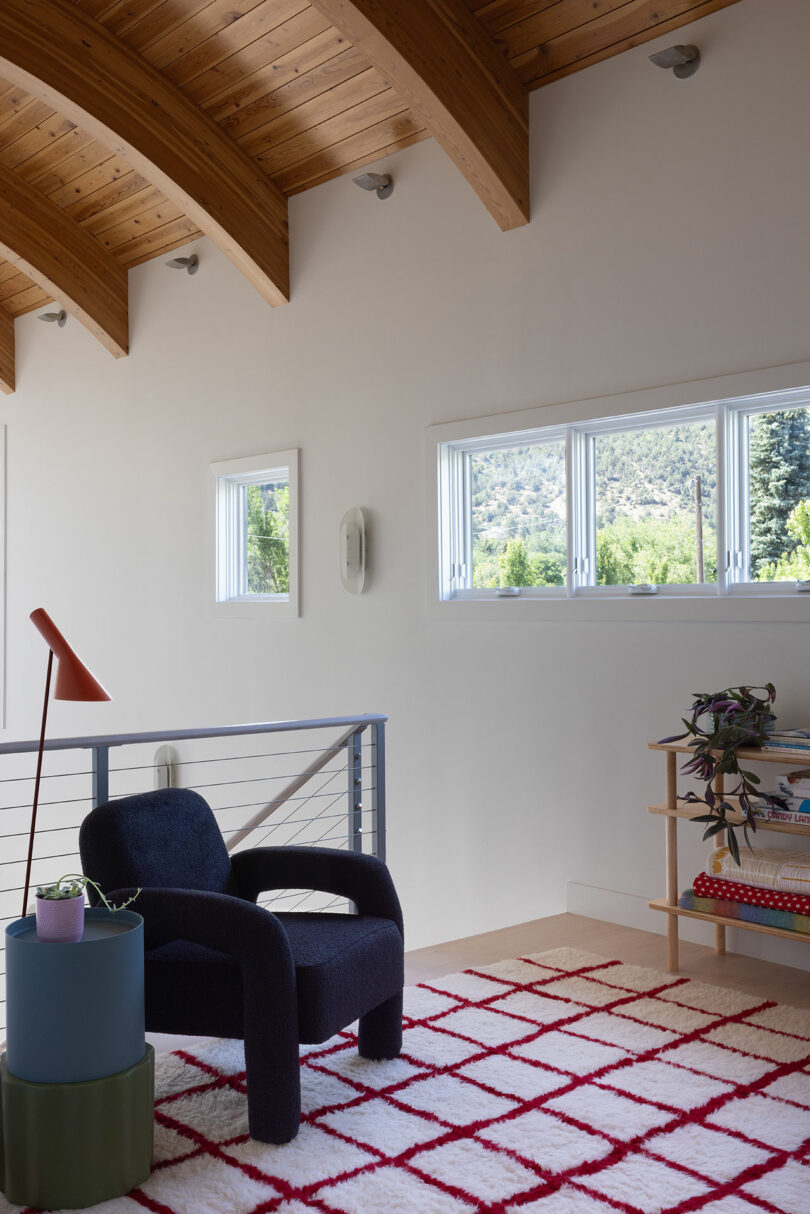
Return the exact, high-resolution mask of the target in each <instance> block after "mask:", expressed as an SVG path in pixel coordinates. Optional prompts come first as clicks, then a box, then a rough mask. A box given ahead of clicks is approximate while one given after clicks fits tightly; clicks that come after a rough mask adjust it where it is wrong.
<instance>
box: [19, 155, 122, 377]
mask: <svg viewBox="0 0 810 1214" xmlns="http://www.w3.org/2000/svg"><path fill="white" fill-rule="evenodd" d="M0 255H2V256H3V257H5V258H6V259H7V260H8V261H10V262H12V263H13V264H14V265H15V266H18V267H19V269H20V270H22V271H23V273H24V274H27V275H28V277H29V278H30V279H32V281H33V282H35V283H36V284H37V286H40V287H42V289H43V290H44V291H47V293H48V294H49V295H53V296H54V297H55V298H56V299H58V300H59V301H60V303H62V304H64V306H65V308H66V309H67V310H68V311H69V312H70V313H71V315H73V316H75V317H76V319H77V320H80V321H81V322H82V324H83V325H85V326H86V328H88V329H89V330H90V332H91V333H92V334H93V336H94V337H97V338H98V340H99V341H100V342H101V344H102V345H103V346H106V348H107V349H108V350H109V351H110V353H111V354H113V355H115V357H116V358H121V357H123V356H124V355H125V354H128V353H129V312H128V285H127V271H126V268H125V267H124V266H122V265H121V263H120V262H118V261H116V260H115V258H114V257H113V256H112V254H111V253H108V252H107V250H106V249H105V248H104V246H103V245H101V244H99V243H98V241H96V240H94V239H93V237H92V236H91V235H90V234H89V233H88V232H86V231H85V230H84V228H82V227H80V226H79V224H77V223H76V222H75V220H73V219H71V218H70V217H69V216H68V215H66V214H65V212H64V211H62V210H60V208H59V207H58V206H56V204H55V203H53V202H51V201H50V199H48V198H46V197H45V195H44V194H40V192H39V191H38V190H35V189H34V188H33V186H30V185H28V184H27V182H25V181H23V180H22V178H20V177H17V175H16V174H15V173H12V172H11V171H10V170H9V169H6V168H3V167H2V166H0Z"/></svg>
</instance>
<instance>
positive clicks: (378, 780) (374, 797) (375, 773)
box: [371, 721, 385, 863]
mask: <svg viewBox="0 0 810 1214" xmlns="http://www.w3.org/2000/svg"><path fill="white" fill-rule="evenodd" d="M371 829H372V831H373V832H374V833H373V840H374V846H373V848H372V851H373V853H374V855H375V856H376V857H377V859H378V860H382V861H383V863H385V722H384V721H375V722H374V724H373V725H372V726H371Z"/></svg>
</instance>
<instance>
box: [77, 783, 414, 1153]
mask: <svg viewBox="0 0 810 1214" xmlns="http://www.w3.org/2000/svg"><path fill="white" fill-rule="evenodd" d="M79 848H80V851H81V857H82V866H83V869H84V871H85V872H86V873H88V874H89V875H90V876H92V878H93V880H94V881H98V882H99V884H100V885H101V887H102V889H104V890H105V892H106V893H107V894H108V895H112V896H114V897H115V898H116V899H118V898H120V897H121V896H122V894H123V893H124V891H127V890H129V891H132V890H134V889H135V888H137V887H138V886H141V887H142V892H141V894H140V896H139V898H138V901H137V903H136V904H135V906H134V908H133V909H135V910H137V911H138V912H139V913H140V914H141V915H143V918H144V930H145V947H146V962H145V965H146V1027H147V1029H148V1030H150V1031H151V1032H161V1033H183V1034H188V1035H193V1036H197V1035H199V1036H215V1037H241V1038H243V1039H244V1042H245V1065H246V1070H247V1099H248V1122H249V1128H250V1134H251V1137H253V1138H255V1139H258V1140H259V1141H260V1142H273V1143H282V1142H288V1141H289V1140H290V1139H291V1138H294V1137H295V1135H296V1133H297V1132H298V1125H299V1121H300V1115H301V1095H300V1078H299V1061H298V1045H299V1043H308V1044H315V1043H318V1042H322V1041H326V1040H327V1038H329V1037H331V1036H332V1035H333V1034H334V1033H336V1032H338V1031H339V1030H340V1029H342V1028H345V1027H346V1025H348V1024H351V1023H352V1022H353V1021H354V1020H356V1019H358V1018H359V1021H360V1027H359V1042H358V1046H359V1052H360V1054H361V1055H362V1056H363V1057H364V1058H394V1057H396V1056H397V1054H398V1053H399V1051H400V1048H401V1044H402V985H403V943H402V912H401V910H400V906H399V899H398V898H397V895H396V891H395V889H394V885H393V882H392V880H391V877H390V875H389V873H388V869H387V868H386V867H385V865H384V864H382V863H381V862H380V861H379V860H376V859H375V858H374V857H373V856H365V855H358V854H355V853H350V852H345V851H335V850H332V849H329V848H323V847H257V848H253V849H252V850H249V851H244V852H238V853H237V854H235V855H233V856H231V855H229V854H228V852H227V850H226V848H225V844H224V842H223V839H222V835H221V834H220V831H219V827H218V826H217V823H216V819H215V818H214V815H213V813H212V811H211V809H210V808H209V806H208V804H207V803H206V802H205V801H204V800H203V798H202V797H201V796H199V795H198V794H197V793H195V792H191V791H189V790H187V789H162V790H160V791H156V792H149V793H142V794H139V795H137V796H132V797H123V798H121V799H120V800H117V801H112V802H109V803H108V804H106V805H101V806H99V807H98V808H97V809H94V810H93V811H92V812H91V813H90V814H89V815H88V816H87V817H86V818H85V820H84V822H83V824H82V828H81V833H80V839H79ZM274 889H315V890H324V891H327V892H329V893H332V894H337V895H340V896H342V897H345V898H348V899H350V900H351V901H352V902H354V904H355V906H356V908H357V912H358V913H357V914H356V915H345V914H331V913H301V912H299V913H295V912H288V913H283V912H280V913H278V914H275V913H273V914H271V912H270V911H268V910H265V909H264V908H262V907H260V906H257V905H256V898H257V897H258V895H259V894H260V893H261V892H263V891H264V890H274Z"/></svg>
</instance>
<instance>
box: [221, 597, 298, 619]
mask: <svg viewBox="0 0 810 1214" xmlns="http://www.w3.org/2000/svg"><path fill="white" fill-rule="evenodd" d="M210 611H211V613H212V615H213V616H214V617H215V618H216V619H220V620H295V619H298V616H299V611H298V603H297V602H295V601H294V600H291V599H289V598H274V597H270V596H269V595H268V597H267V598H261V599H259V598H257V599H226V600H223V601H222V602H217V603H211V604H210Z"/></svg>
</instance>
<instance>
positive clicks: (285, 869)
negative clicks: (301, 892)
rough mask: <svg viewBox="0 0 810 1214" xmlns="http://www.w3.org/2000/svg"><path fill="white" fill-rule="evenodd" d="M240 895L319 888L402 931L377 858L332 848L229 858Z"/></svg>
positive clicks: (257, 851)
mask: <svg viewBox="0 0 810 1214" xmlns="http://www.w3.org/2000/svg"><path fill="white" fill-rule="evenodd" d="M231 864H232V866H233V874H234V876H235V878H236V881H237V884H238V886H239V891H240V893H241V894H242V896H243V897H244V898H249V899H250V900H251V902H255V900H256V898H257V897H258V896H259V894H260V893H262V892H263V891H264V890H272V889H317V890H321V891H323V892H325V893H329V894H339V895H340V896H341V897H343V898H349V899H350V900H351V901H352V902H354V903H355V905H356V907H357V910H358V912H359V913H360V914H361V915H378V916H379V917H380V918H382V919H392V920H393V922H394V923H396V925H397V927H398V929H399V933H400V935H402V934H403V928H402V909H401V907H400V905H399V898H398V897H397V891H396V890H395V888H394V882H393V881H392V880H391V874H390V873H389V871H388V869H387V868H386V866H385V865H384V864H383V863H382V861H381V860H378V859H377V858H376V856H365V855H362V854H361V853H359V852H347V851H338V850H337V849H336V848H332V847H253V848H250V849H249V850H247V851H243V852H237V853H236V855H234V856H232V857H231Z"/></svg>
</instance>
